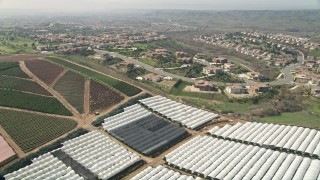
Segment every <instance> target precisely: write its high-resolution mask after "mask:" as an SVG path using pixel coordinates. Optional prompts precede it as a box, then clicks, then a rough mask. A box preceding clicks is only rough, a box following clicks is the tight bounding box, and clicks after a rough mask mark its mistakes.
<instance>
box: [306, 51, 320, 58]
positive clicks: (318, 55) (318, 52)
mask: <svg viewBox="0 0 320 180" xmlns="http://www.w3.org/2000/svg"><path fill="white" fill-rule="evenodd" d="M308 55H309V56H315V57H320V50H313V51H310V52H309V54H308Z"/></svg>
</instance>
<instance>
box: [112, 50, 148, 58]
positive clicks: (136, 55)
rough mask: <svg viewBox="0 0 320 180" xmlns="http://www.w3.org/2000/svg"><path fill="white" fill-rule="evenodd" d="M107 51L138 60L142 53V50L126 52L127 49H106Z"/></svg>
mask: <svg viewBox="0 0 320 180" xmlns="http://www.w3.org/2000/svg"><path fill="white" fill-rule="evenodd" d="M107 51H110V52H116V53H119V54H122V55H124V56H128V57H134V58H138V57H139V56H140V53H142V52H143V51H144V49H139V48H138V49H137V50H127V49H114V48H108V49H107Z"/></svg>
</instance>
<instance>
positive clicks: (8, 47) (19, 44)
mask: <svg viewBox="0 0 320 180" xmlns="http://www.w3.org/2000/svg"><path fill="white" fill-rule="evenodd" d="M0 42H1V43H0V52H4V53H8V54H17V53H34V52H37V51H36V50H34V49H32V46H31V45H32V43H33V41H32V40H29V39H25V38H16V39H15V40H12V41H10V40H5V41H0ZM2 42H3V43H2ZM4 42H6V43H9V44H4ZM24 44H28V46H27V47H24V46H23V45H24Z"/></svg>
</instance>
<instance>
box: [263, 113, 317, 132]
mask: <svg viewBox="0 0 320 180" xmlns="http://www.w3.org/2000/svg"><path fill="white" fill-rule="evenodd" d="M260 122H267V123H278V124H286V125H295V126H303V127H309V128H316V129H320V117H319V116H316V115H315V114H312V113H310V112H308V111H301V112H295V113H282V114H281V115H280V116H271V117H266V118H262V119H261V120H260Z"/></svg>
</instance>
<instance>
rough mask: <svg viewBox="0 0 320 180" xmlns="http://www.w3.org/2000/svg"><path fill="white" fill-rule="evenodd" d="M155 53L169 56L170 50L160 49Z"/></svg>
mask: <svg viewBox="0 0 320 180" xmlns="http://www.w3.org/2000/svg"><path fill="white" fill-rule="evenodd" d="M154 51H155V52H156V53H164V54H167V53H168V50H166V49H163V48H158V49H155V50H154Z"/></svg>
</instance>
